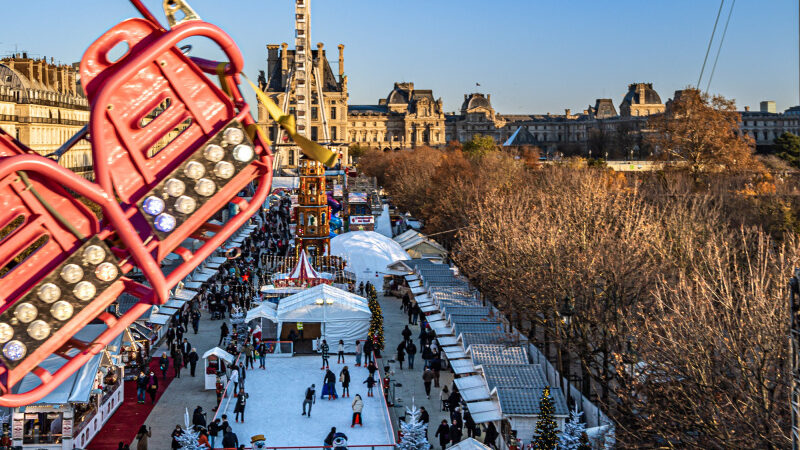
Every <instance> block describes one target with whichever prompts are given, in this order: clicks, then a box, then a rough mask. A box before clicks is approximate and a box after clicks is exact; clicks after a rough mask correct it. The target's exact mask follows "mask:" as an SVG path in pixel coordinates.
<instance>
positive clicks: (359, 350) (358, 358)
mask: <svg viewBox="0 0 800 450" xmlns="http://www.w3.org/2000/svg"><path fill="white" fill-rule="evenodd" d="M363 353H364V347H363V346H362V345H361V341H359V340H357V339H356V367H360V366H361V355H362V354H363Z"/></svg>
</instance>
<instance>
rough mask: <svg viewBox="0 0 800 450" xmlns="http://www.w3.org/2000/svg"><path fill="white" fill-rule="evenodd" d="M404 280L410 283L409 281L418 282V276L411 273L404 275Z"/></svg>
mask: <svg viewBox="0 0 800 450" xmlns="http://www.w3.org/2000/svg"><path fill="white" fill-rule="evenodd" d="M404 278H405V279H406V281H408V282H409V283H410V282H411V281H414V280H419V275H417V274H415V273H412V274H410V275H406V276H405V277H404Z"/></svg>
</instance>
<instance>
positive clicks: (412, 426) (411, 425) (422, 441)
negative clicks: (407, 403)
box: [397, 403, 431, 450]
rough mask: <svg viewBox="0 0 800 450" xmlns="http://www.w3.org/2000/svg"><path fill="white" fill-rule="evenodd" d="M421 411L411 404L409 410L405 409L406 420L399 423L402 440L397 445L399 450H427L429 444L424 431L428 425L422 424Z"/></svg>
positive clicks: (429, 446)
mask: <svg viewBox="0 0 800 450" xmlns="http://www.w3.org/2000/svg"><path fill="white" fill-rule="evenodd" d="M420 414H421V411H420V410H419V408H417V407H416V406H414V404H413V403H412V404H411V409H406V420H405V422H401V423H400V429H401V430H402V432H403V439H402V440H401V441H400V443H399V444H397V448H398V449H400V450H428V449H430V448H431V444H429V443H428V437H427V436H426V434H427V433H426V429H427V428H428V424H425V423H422V422H421V421H420V420H419V418H420Z"/></svg>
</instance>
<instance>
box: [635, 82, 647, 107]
mask: <svg viewBox="0 0 800 450" xmlns="http://www.w3.org/2000/svg"><path fill="white" fill-rule="evenodd" d="M644 88H645V84H644V83H639V85H638V86H636V90H637V91H639V104H640V105H643V104H645V103H647V100H646V99H645V95H644V92H645V90H644Z"/></svg>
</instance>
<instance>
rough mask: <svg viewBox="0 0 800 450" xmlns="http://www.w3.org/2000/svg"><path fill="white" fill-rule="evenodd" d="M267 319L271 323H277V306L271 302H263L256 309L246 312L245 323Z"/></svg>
mask: <svg viewBox="0 0 800 450" xmlns="http://www.w3.org/2000/svg"><path fill="white" fill-rule="evenodd" d="M260 318H263V319H268V320H271V321H272V322H277V321H278V305H277V304H276V303H272V302H263V303H261V305H259V306H258V307H256V308H253V309H251V310H250V311H247V316H246V317H245V321H247V322H249V321H251V320H254V319H260Z"/></svg>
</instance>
